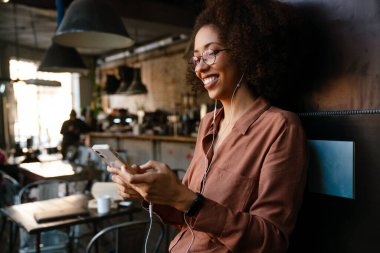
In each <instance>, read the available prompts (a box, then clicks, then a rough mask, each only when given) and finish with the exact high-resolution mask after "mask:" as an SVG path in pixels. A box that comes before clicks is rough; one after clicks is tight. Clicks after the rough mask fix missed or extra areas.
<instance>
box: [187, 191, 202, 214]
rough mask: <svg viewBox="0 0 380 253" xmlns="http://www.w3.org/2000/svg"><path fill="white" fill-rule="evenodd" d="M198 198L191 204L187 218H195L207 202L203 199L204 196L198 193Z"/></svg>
mask: <svg viewBox="0 0 380 253" xmlns="http://www.w3.org/2000/svg"><path fill="white" fill-rule="evenodd" d="M196 195H197V196H196V198H195V199H194V201H193V203H192V204H191V206H190V208H189V209H188V210H187V211H186V213H185V214H186V216H189V217H191V216H194V215H195V214H197V213H198V211H199V210H200V209H201V207H202V205H203V202H204V200H205V197H203V195H202V194H200V193H199V192H196Z"/></svg>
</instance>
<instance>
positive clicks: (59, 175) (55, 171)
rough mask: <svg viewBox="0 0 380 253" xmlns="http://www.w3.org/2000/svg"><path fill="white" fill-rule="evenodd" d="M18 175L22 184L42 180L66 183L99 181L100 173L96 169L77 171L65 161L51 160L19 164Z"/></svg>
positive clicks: (76, 168)
mask: <svg viewBox="0 0 380 253" xmlns="http://www.w3.org/2000/svg"><path fill="white" fill-rule="evenodd" d="M19 167H20V173H21V174H22V175H23V177H24V182H23V183H24V184H28V183H31V182H34V181H37V180H42V179H62V180H68V181H79V180H92V179H99V178H100V177H101V174H102V171H101V170H98V169H96V168H84V167H82V169H78V167H74V166H73V165H72V164H70V163H69V162H67V161H63V160H53V161H45V162H33V163H21V164H20V165H19Z"/></svg>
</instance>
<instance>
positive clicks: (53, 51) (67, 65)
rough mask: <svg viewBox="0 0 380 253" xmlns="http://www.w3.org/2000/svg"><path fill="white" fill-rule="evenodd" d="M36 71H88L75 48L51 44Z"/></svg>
mask: <svg viewBox="0 0 380 253" xmlns="http://www.w3.org/2000/svg"><path fill="white" fill-rule="evenodd" d="M38 71H45V72H78V73H84V72H87V71H88V69H87V67H86V65H85V64H84V62H83V60H82V58H81V57H80V55H79V54H78V52H77V50H75V48H72V47H66V46H62V45H59V44H57V43H53V44H52V45H51V46H50V47H49V49H48V50H47V51H46V54H45V56H44V58H43V60H42V62H41V65H40V66H39V67H38Z"/></svg>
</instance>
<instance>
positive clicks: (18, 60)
mask: <svg viewBox="0 0 380 253" xmlns="http://www.w3.org/2000/svg"><path fill="white" fill-rule="evenodd" d="M203 2H204V1H203V0H182V1H180V0H156V1H153V0H140V1H126V0H125V1H121V0H108V1H101V0H74V1H72V0H39V1H31V0H8V1H7V0H1V1H0V149H1V150H2V152H1V153H0V162H1V165H0V168H1V170H0V171H1V173H2V174H0V175H1V177H0V179H1V181H0V182H1V183H0V189H1V192H0V200H1V202H0V205H1V206H0V208H6V207H10V206H13V205H16V206H18V205H20V204H21V203H24V201H25V202H31V201H36V200H37V201H42V200H45V199H49V198H52V197H62V196H66V195H68V196H66V197H70V196H71V195H75V194H77V195H78V194H80V195H79V196H84V197H85V196H92V197H95V195H96V194H100V193H99V191H100V192H101V191H102V189H103V190H107V191H109V190H110V189H111V190H113V191H114V193H115V189H114V188H112V186H111V188H110V185H109V184H108V185H107V186H106V185H105V184H102V183H109V182H110V175H109V174H108V172H107V171H106V165H105V164H104V162H102V160H101V159H100V158H99V157H98V156H97V155H96V154H95V153H94V152H93V151H92V150H91V148H90V147H91V146H92V145H94V144H108V145H109V146H110V147H111V148H112V149H114V150H115V151H117V152H118V153H119V154H120V155H121V156H122V157H123V159H125V160H126V161H128V162H129V163H131V164H133V163H136V164H141V163H144V162H146V161H147V160H150V159H155V160H161V161H164V162H165V163H167V164H168V165H169V166H170V167H171V168H173V169H174V170H175V172H176V173H177V175H178V177H179V178H182V176H183V174H184V172H185V170H186V168H187V166H188V164H189V163H190V161H191V159H192V154H193V149H194V145H195V140H196V136H197V130H198V126H199V122H200V120H201V118H202V117H203V116H204V115H205V114H206V112H209V111H211V110H212V108H213V101H210V100H209V99H208V96H207V94H206V93H194V92H193V91H192V89H191V85H189V84H187V83H186V71H187V64H188V60H187V58H186V53H187V52H188V51H189V50H191V48H190V43H189V40H190V35H191V29H192V26H193V23H194V19H195V17H196V15H197V14H198V13H199V11H200V10H201V8H202V6H203ZM282 2H287V3H289V4H292V5H294V6H295V7H297V8H299V9H300V10H301V11H303V13H304V14H306V15H305V16H307V17H308V19H309V20H308V22H310V23H307V26H305V27H303V28H304V29H301V30H299V31H298V32H299V33H300V34H298V35H301V37H302V36H304V38H305V39H306V41H307V43H304V44H303V45H302V46H300V48H299V49H300V51H302V50H304V49H306V51H304V53H305V54H306V55H307V56H308V57H307V58H308V61H307V64H305V72H302V73H299V75H300V79H301V78H305V79H304V80H303V81H304V82H303V83H304V86H303V87H301V88H300V90H298V91H302V94H301V93H300V94H301V95H299V96H294V94H296V93H294V94H291V92H292V91H290V93H289V94H291V95H293V96H294V97H291V99H292V101H293V102H294V105H295V106H294V107H293V108H292V109H293V111H295V112H296V113H298V114H299V116H300V118H301V121H302V123H303V124H304V127H305V130H306V133H307V136H308V138H309V140H310V141H311V142H310V143H311V145H312V147H316V142H313V141H323V143H322V144H323V145H326V146H323V145H321V146H318V147H319V151H322V155H325V156H326V155H329V154H332V155H333V156H332V157H330V156H327V157H329V158H317V160H313V159H314V158H315V157H316V156H312V158H313V159H312V160H311V163H312V165H311V166H313V164H314V165H315V166H320V167H318V168H322V167H323V166H321V165H320V163H321V162H325V163H324V164H323V165H326V166H325V167H323V168H322V169H321V170H319V171H318V172H317V173H314V172H315V171H313V170H311V172H312V173H311V176H310V177H309V183H308V187H307V190H306V194H305V201H304V205H303V207H302V210H301V214H300V218H299V222H298V224H297V226H296V229H295V233H294V235H293V237H292V238H291V244H290V247H289V252H290V253H291V252H377V251H378V241H379V239H380V237H379V235H378V232H377V228H376V226H375V225H373V224H377V223H379V222H380V219H379V217H380V216H379V215H378V213H379V212H380V198H379V197H378V196H380V195H379V194H378V193H379V192H380V188H379V187H380V184H378V181H379V179H380V166H379V162H378V148H377V146H378V143H379V141H380V134H379V133H380V131H379V128H380V125H379V122H380V119H379V115H380V92H379V91H380V89H379V85H380V60H379V59H380V2H379V1H378V0H364V1H362V0H330V1H323V0H313V1H309V0H283V1H282ZM81 19H83V20H87V21H88V20H90V21H91V22H89V23H91V26H93V27H91V26H90V25H89V23H86V22H82V23H81V22H80V21H78V20H81ZM307 50H310V51H307ZM311 51H312V52H311ZM309 74H310V75H309ZM297 94H298V93H297ZM72 110H74V111H75V112H76V117H77V119H80V120H81V121H83V122H84V123H85V124H86V126H87V127H88V129H87V130H86V131H83V132H80V133H79V141H78V142H75V144H73V145H68V149H65V150H66V153H65V154H66V156H65V157H64V159H63V157H62V150H63V145H62V144H63V143H62V139H63V135H62V131H61V130H62V125H63V123H64V122H65V121H67V120H68V119H69V115H70V113H71V111H72ZM336 141H338V142H339V143H335V142H336ZM317 144H319V142H318V143H317ZM333 145H343V146H342V147H344V150H346V148H347V150H348V152H347V153H345V152H343V151H342V150H343V149H340V151H341V152H337V154H336V155H335V153H333V152H329V151H330V150H331V148H332V147H336V146H333ZM320 147H322V148H320ZM338 147H341V146H338ZM342 154H344V155H343V156H342ZM342 157H343V158H342ZM318 159H319V160H318ZM323 159H324V160H323ZM341 160H344V161H342V162H340V161H341ZM330 161H335V163H331V162H330ZM340 168H343V172H344V173H345V174H344V176H347V178H348V179H347V180H346V178H345V179H344V180H345V181H344V182H343V185H344V186H345V185H346V184H347V185H349V187H350V188H349V191H348V194H346V192H345V193H344V194H340V193H338V194H336V192H334V190H333V191H332V192H331V191H330V190H329V188H328V187H327V186H326V185H327V184H324V183H325V182H331V181H334V180H335V179H337V180H338V181H339V182H338V183H340V182H341V179H342V177H340V175H341V174H339V173H341V172H339V173H335V172H337V171H338V170H339V169H340ZM324 173H326V174H324ZM334 173H335V175H334ZM330 176H331V178H330ZM330 179H331V180H330ZM7 180H8V181H9V182H10V185H11V186H7V185H6V184H5V182H7ZM57 180H58V181H59V183H58V186H59V187H58V188H56V189H54V190H53V186H48V188H46V187H45V188H43V187H42V182H44V183H45V182H51V181H57ZM36 183H37V184H41V187H39V188H38V189H37V190H36V189H34V190H29V189H28V190H27V191H25V192H26V193H27V196H26V197H23V196H21V194H20V192H21V191H20V190H21V189H24V187H26V186H28V187H29V186H33V187H34V186H36V185H35V184H36ZM94 185H97V186H96V187H95V188H94ZM63 186H67V187H63ZM49 187H50V188H49ZM338 188H339V187H338ZM94 189H95V190H94ZM99 189H100V190H99ZM23 192H24V191H23ZM108 193H109V192H108ZM109 194H111V193H109ZM116 195H117V194H115V195H113V196H115V200H116V202H115V203H116V207H115V206H113V209H112V212H110V213H109V214H107V215H109V216H110V218H109V219H108V216H107V217H104V216H101V215H99V214H97V212H96V205H95V206H94V204H93V203H92V204H91V202H90V201H89V202H88V203H87V199H86V200H80V201H84V202H80V203H81V204H83V203H85V204H84V205H85V207H86V208H87V207H89V208H90V209H89V210H90V211H89V213H87V216H85V217H87V218H85V219H82V220H80V219H79V218H78V221H71V222H69V221H67V220H65V221H62V224H61V225H60V228H61V229H62V227H64V228H65V229H66V230H65V231H64V233H63V235H62V236H63V237H60V239H59V240H61V241H63V242H66V243H64V244H65V245H64V247H63V248H54V247H53V248H49V245H53V246H56V245H58V243H57V242H56V241H55V240H54V238H55V237H54V236H55V234H54V233H52V234H50V232H52V231H50V230H49V231H42V230H41V227H43V226H44V225H41V224H38V223H36V222H35V221H34V220H33V221H32V222H29V224H24V223H23V221H22V220H18V218H19V217H15V216H14V213H12V212H13V211H14V210H16V211H17V210H19V211H20V210H22V209H17V207H16V208H15V209H6V210H7V211H4V212H2V213H0V218H1V221H0V222H1V223H0V230H1V231H0V232H1V234H0V240H2V241H3V242H5V243H3V244H1V245H0V252H3V251H4V252H36V251H37V248H36V247H35V246H36V245H37V243H35V241H36V240H37V239H38V240H40V241H41V242H42V243H38V245H39V246H41V249H40V250H41V252H70V250H71V252H86V251H85V248H86V246H87V245H88V243H89V242H90V240H91V238H93V236H94V235H95V234H96V232H99V231H101V230H102V229H105V228H107V227H108V228H109V227H110V226H112V225H115V224H121V223H124V222H126V221H131V220H133V221H143V220H147V217H148V216H147V213H146V212H145V211H144V210H141V206H140V204H139V203H135V202H132V203H128V204H125V203H122V204H121V205H119V203H121V202H120V201H121V200H120V199H117V197H116ZM86 198H87V197H86ZM31 203H32V202H31ZM38 203H39V202H38ZM115 203H113V204H115ZM87 204H88V205H87ZM124 204H125V205H131V206H133V208H135V209H128V210H127V209H123V207H122V206H123V205H124ZM53 205H54V204H53ZM128 208H129V207H128ZM2 210H5V209H2ZM54 210H57V209H54ZM86 210H87V209H86ZM94 210H95V211H94ZM140 211H141V212H140ZM315 214H316V215H315ZM16 216H17V215H16ZM111 216H112V217H111ZM132 216H133V217H132ZM60 222H61V221H60ZM79 223H81V224H79ZM42 224H44V223H42ZM49 224H50V225H51V228H52V229H51V230H54V231H56V226H55V225H54V224H55V223H54V222H50V223H49ZM63 224H64V225H63ZM89 224H95V225H94V227H91V226H89ZM50 225H49V226H50ZM46 227H47V225H46ZM16 228H17V229H16ZM19 228H20V229H19ZM143 229H146V227H144V228H143ZM40 230H41V231H40ZM67 230H69V231H67ZM164 230H166V234H165V236H164V237H163V239H162V240H161V241H160V240H159V239H158V238H159V237H160V235H161V230H160V225H157V224H155V227H154V229H153V234H154V236H153V238H154V239H152V240H150V242H149V247H150V248H152V249H153V248H154V247H155V246H156V245H155V243H156V242H158V241H160V242H161V244H160V245H159V246H158V248H157V251H156V252H167V247H168V243H169V241H170V239H171V238H172V236H173V235H174V234H175V231H176V230H175V229H174V228H171V227H168V226H166V227H164ZM25 231H26V232H25ZM54 231H53V232H54ZM143 231H146V230H143ZM40 232H41V234H40ZM60 232H62V231H60ZM27 234H32V235H35V236H36V235H37V236H36V238H37V239H36V238H34V241H33V240H29V239H30V238H29V237H26V235H27ZM61 234H62V233H61ZM28 238H29V239H28ZM140 239H141V238H140ZM38 240H37V241H38ZM105 241H106V243H100V245H101V247H100V249H99V252H108V251H106V250H105V249H104V248H102V246H103V247H104V246H105V247H107V250H109V249H111V246H110V245H113V246H114V244H116V243H115V242H114V237H112V236H108V237H107V238H106V240H105ZM140 241H141V240H140ZM26 242H28V243H29V248H28V247H27V243H26ZM44 244H45V247H43V246H44ZM3 245H5V246H3ZM30 245H32V246H30ZM33 245H34V246H33ZM311 245H312V246H311ZM310 246H311V247H310ZM68 248H70V250H67V249H68Z"/></svg>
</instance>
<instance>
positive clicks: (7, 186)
mask: <svg viewBox="0 0 380 253" xmlns="http://www.w3.org/2000/svg"><path fill="white" fill-rule="evenodd" d="M20 189H21V186H20V184H19V183H18V182H17V180H16V179H14V178H13V177H11V176H10V175H8V174H7V173H5V172H3V171H0V208H1V207H5V206H11V205H13V204H15V202H16V198H17V194H18V192H19V191H20Z"/></svg>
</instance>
